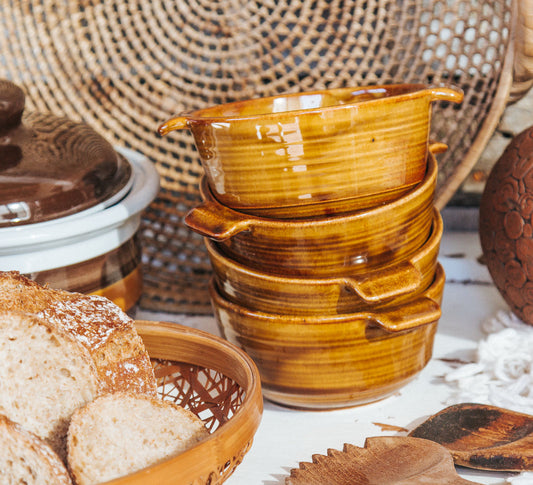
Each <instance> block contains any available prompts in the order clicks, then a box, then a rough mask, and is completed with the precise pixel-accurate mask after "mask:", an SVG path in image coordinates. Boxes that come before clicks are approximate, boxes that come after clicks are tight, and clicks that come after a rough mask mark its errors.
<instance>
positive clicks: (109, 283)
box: [0, 80, 159, 311]
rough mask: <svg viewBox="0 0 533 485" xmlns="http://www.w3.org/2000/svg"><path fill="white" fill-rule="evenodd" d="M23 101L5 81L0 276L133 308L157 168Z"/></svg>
mask: <svg viewBox="0 0 533 485" xmlns="http://www.w3.org/2000/svg"><path fill="white" fill-rule="evenodd" d="M24 101H25V96H24V93H23V91H22V90H21V89H20V88H19V87H18V86H17V85H15V84H13V83H11V82H9V81H6V80H0V269H2V270H16V271H20V272H21V273H23V274H26V275H28V276H30V277H31V278H32V279H34V280H36V281H38V282H39V283H47V284H49V285H50V286H52V287H55V288H62V289H66V290H70V291H79V292H82V293H91V294H100V295H103V296H106V297H108V298H110V299H111V300H113V301H114V302H115V303H117V304H118V305H119V306H121V307H122V308H123V309H124V310H127V311H130V310H132V309H133V308H134V306H135V304H136V303H137V300H138V299H139V298H140V295H141V290H142V275H141V270H140V265H141V248H140V241H139V238H138V237H137V236H136V233H137V230H138V227H139V224H140V212H141V210H142V209H144V208H145V207H146V206H147V205H148V204H149V203H150V202H151V201H152V200H153V198H154V197H155V195H156V193H157V190H158V188H159V178H158V175H157V172H156V171H155V168H154V167H153V166H152V164H150V163H149V162H148V160H146V159H144V157H139V156H138V154H134V153H133V152H131V153H129V152H126V151H124V153H125V154H126V155H127V156H125V155H124V154H122V153H118V152H117V151H115V149H114V148H113V146H112V145H111V144H110V143H108V142H107V141H106V140H105V139H104V138H103V137H101V136H100V135H99V134H98V133H96V132H95V131H94V130H93V129H92V128H91V127H90V126H88V125H86V124H83V123H77V122H74V121H72V120H70V119H68V118H64V117H57V116H54V115H53V114H49V113H39V112H31V113H28V112H24ZM132 157H133V158H132Z"/></svg>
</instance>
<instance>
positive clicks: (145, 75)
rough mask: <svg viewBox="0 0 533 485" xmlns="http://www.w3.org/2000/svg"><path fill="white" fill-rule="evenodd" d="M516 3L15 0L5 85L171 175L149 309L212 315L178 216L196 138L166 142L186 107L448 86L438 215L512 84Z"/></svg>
mask: <svg viewBox="0 0 533 485" xmlns="http://www.w3.org/2000/svg"><path fill="white" fill-rule="evenodd" d="M513 8H514V5H513V2H512V1H511V0H489V1H477V0H389V1H387V0H354V1H341V0H330V1H320V0H314V1H305V0H301V1H289V0H279V1H278V0H263V1H249V2H246V1H238V0H221V1H215V0H190V1H182V0H176V1H162V0H152V1H146V0H102V1H99V0H77V1H68V0H55V1H52V0H41V1H38V0H35V1H30V0H26V1H24V0H21V1H12V0H5V1H3V2H2V3H1V5H0V29H1V32H2V34H0V69H1V71H0V75H1V76H3V77H6V78H8V79H11V80H13V81H15V82H16V83H18V84H19V85H21V87H22V88H23V89H24V90H25V92H26V94H27V101H26V106H27V109H28V110H30V109H34V110H40V111H52V112H53V113H55V114H57V115H66V116H69V117H70V118H72V119H74V120H82V121H85V122H87V123H89V124H90V125H91V126H92V127H93V128H95V129H96V130H98V131H99V132H100V133H101V134H103V135H104V136H105V137H106V138H107V139H108V140H109V141H111V142H113V143H115V144H118V145H122V146H126V147H130V148H133V149H135V150H138V151H139V152H142V153H144V154H145V155H147V156H148V157H149V158H150V159H151V160H152V161H153V162H154V163H155V164H156V166H157V168H158V170H159V172H160V174H161V179H162V189H161V193H160V195H159V197H158V199H157V200H156V201H155V202H154V203H153V204H152V205H151V206H150V208H149V209H148V210H147V211H146V213H145V214H144V217H143V225H142V238H143V244H144V269H145V291H144V295H143V298H142V301H141V306H142V307H143V308H145V309H153V310H158V311H167V312H182V313H190V314H203V313H210V312H211V308H210V304H209V298H208V294H207V290H206V288H207V283H208V279H209V275H210V271H211V270H210V265H209V262H208V260H207V256H206V253H205V249H204V246H203V241H202V239H201V238H200V237H199V236H197V235H196V234H194V233H192V232H191V231H190V230H189V229H188V228H187V227H186V226H185V225H184V224H183V217H184V215H185V214H186V213H187V212H188V210H189V209H190V208H192V207H193V206H195V205H196V204H197V203H198V201H199V196H198V183H199V179H200V176H201V174H202V170H201V167H200V165H199V161H198V158H197V154H196V150H195V147H194V143H193V140H192V137H191V135H190V134H189V133H187V132H175V133H173V134H171V135H169V136H168V137H165V138H160V137H159V136H158V135H157V134H156V129H157V127H158V125H159V124H160V123H161V122H163V121H166V120H167V119H168V118H169V117H171V116H173V115H175V114H177V113H178V112H180V111H182V110H186V109H193V108H199V107H203V106H206V105H213V104H216V103H222V102H226V101H233V100H236V99H243V98H251V97H257V96H263V95H272V94H276V93H281V92H293V91H298V90H309V89H314V88H324V87H339V86H345V85H358V84H359V85H361V84H367V85H369V84H377V83H389V82H409V81H413V82H423V83H429V84H438V83H452V84H454V85H456V86H459V87H461V88H462V89H463V90H464V92H465V100H464V102H463V103H462V105H461V106H458V107H457V106H455V105H450V104H446V103H437V104H436V105H435V107H434V117H433V126H432V137H433V138H434V139H435V140H439V141H443V142H446V143H448V145H449V150H448V152H447V153H446V154H443V155H441V156H440V159H439V165H440V178H439V181H438V188H437V202H436V203H437V205H438V206H439V207H442V206H443V205H444V204H445V203H446V202H447V201H448V200H449V198H450V197H451V196H452V194H453V192H454V191H455V190H456V189H457V187H458V186H459V184H460V183H461V181H462V180H463V179H464V177H465V176H466V175H467V174H468V172H469V170H470V168H471V167H472V166H473V165H474V163H475V162H476V160H477V157H478V156H479V154H480V152H481V151H482V149H483V148H484V146H485V144H486V142H487V140H488V138H489V137H490V135H491V134H492V132H493V130H494V128H495V126H496V123H497V121H498V119H499V117H500V115H501V113H502V111H503V108H504V106H505V103H506V101H507V98H508V95H509V90H510V86H511V81H512V63H513V46H512V37H513V35H512V33H513V21H514V18H515V16H514V15H513V13H512V12H513Z"/></svg>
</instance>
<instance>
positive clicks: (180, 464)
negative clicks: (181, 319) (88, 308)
mask: <svg viewBox="0 0 533 485" xmlns="http://www.w3.org/2000/svg"><path fill="white" fill-rule="evenodd" d="M136 328H137V331H138V332H139V335H140V336H141V337H142V339H143V341H144V344H145V346H146V350H147V351H148V354H149V355H150V357H151V358H152V362H153V365H154V372H155V375H156V378H157V381H158V390H159V393H160V395H161V397H162V399H165V400H170V401H172V402H174V403H176V404H178V405H180V406H183V407H185V408H187V409H189V410H190V411H192V412H193V413H194V414H196V415H197V416H198V417H199V418H200V419H202V420H203V421H204V423H205V426H206V428H207V429H208V430H209V432H210V435H209V436H208V437H207V438H204V439H203V440H202V441H200V442H199V443H198V444H196V445H195V446H193V447H192V448H189V449H188V450H186V451H184V452H183V453H181V454H179V455H177V456H175V457H173V458H170V459H168V460H166V461H163V462H161V463H158V464H156V465H153V466H151V467H148V468H145V469H143V470H140V471H138V472H136V473H133V474H131V475H128V476H125V477H121V478H118V479H116V480H112V481H110V482H107V483H108V484H109V485H111V484H112V485H141V484H142V485H152V484H153V485H165V484H168V485H170V484H176V483H179V484H183V485H219V484H221V483H223V482H224V481H225V480H226V479H227V478H228V477H229V476H230V475H231V474H232V473H233V472H234V471H235V468H236V467H237V466H238V465H239V464H240V463H241V462H242V460H243V457H244V455H245V454H246V453H247V452H248V450H249V449H250V446H251V445H252V441H253V437H254V434H255V432H256V430H257V428H258V426H259V423H260V421H261V414H262V411H263V398H262V395H261V385H260V381H259V373H258V371H257V368H256V367H255V364H254V363H253V362H252V361H251V359H250V358H249V357H248V356H247V355H246V354H244V352H242V351H240V350H239V349H237V348H236V347H234V346H233V345H231V344H229V343H228V342H226V341H225V340H223V339H221V338H219V337H215V336H212V335H209V334H207V333H205V332H201V331H198V330H194V329H191V328H187V327H183V326H181V325H177V324H174V323H165V322H146V321H137V322H136Z"/></svg>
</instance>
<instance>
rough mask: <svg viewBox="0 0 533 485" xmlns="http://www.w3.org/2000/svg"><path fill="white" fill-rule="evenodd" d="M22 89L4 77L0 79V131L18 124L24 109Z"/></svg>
mask: <svg viewBox="0 0 533 485" xmlns="http://www.w3.org/2000/svg"><path fill="white" fill-rule="evenodd" d="M24 100H25V96H24V91H22V89H21V88H19V87H18V86H17V85H16V84H14V83H12V82H11V81H8V80H6V79H0V131H6V130H10V129H11V128H15V127H17V126H18V125H20V122H21V119H22V113H23V111H24Z"/></svg>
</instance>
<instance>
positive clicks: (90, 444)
mask: <svg viewBox="0 0 533 485" xmlns="http://www.w3.org/2000/svg"><path fill="white" fill-rule="evenodd" d="M207 435H208V432H207V430H206V428H205V427H204V425H203V422H202V421H201V420H200V419H199V418H198V417H197V416H196V415H194V414H193V413H191V412H190V411H187V410H185V409H183V408H182V407H180V406H176V405H175V404H173V403H171V402H168V401H162V400H159V399H155V398H152V397H150V396H147V395H132V394H128V393H115V394H109V395H106V396H102V397H99V398H98V399H96V400H95V401H94V402H92V403H90V404H88V405H87V406H85V407H84V408H81V409H79V410H78V411H76V412H75V413H74V415H73V417H72V421H71V424H70V428H69V432H68V441H67V449H68V466H69V469H70V472H71V476H72V478H73V480H74V481H75V483H77V484H78V485H92V484H97V483H101V482H105V481H107V480H111V479H114V478H117V477H121V476H124V475H127V474H129V473H133V472H135V471H138V470H140V469H142V468H145V467H147V466H149V465H153V464H155V463H158V462H160V461H163V460H165V459H167V458H169V457H171V456H175V455H177V454H179V453H180V452H183V451H185V450H186V449H187V448H189V447H191V446H192V445H194V444H195V443H197V442H198V441H200V440H201V439H203V438H204V437H206V436H207Z"/></svg>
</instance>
